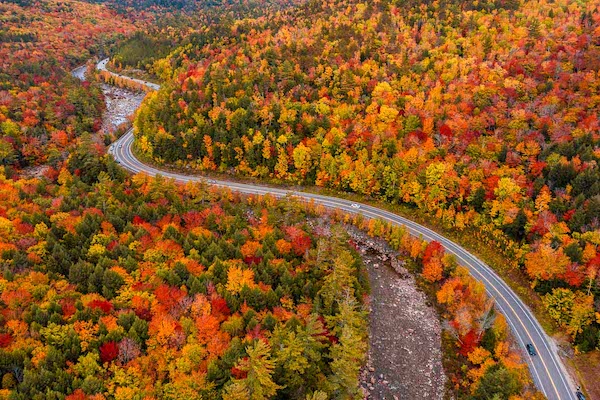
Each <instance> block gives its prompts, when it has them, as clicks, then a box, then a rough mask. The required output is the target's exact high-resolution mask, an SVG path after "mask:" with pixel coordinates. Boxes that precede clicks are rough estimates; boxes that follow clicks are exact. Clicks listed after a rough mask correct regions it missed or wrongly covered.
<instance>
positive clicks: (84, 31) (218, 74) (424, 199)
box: [0, 0, 600, 400]
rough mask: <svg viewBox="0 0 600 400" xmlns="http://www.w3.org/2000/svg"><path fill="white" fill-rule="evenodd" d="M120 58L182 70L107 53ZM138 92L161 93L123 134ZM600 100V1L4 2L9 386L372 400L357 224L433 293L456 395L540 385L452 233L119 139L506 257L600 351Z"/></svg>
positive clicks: (1, 51) (527, 395)
mask: <svg viewBox="0 0 600 400" xmlns="http://www.w3.org/2000/svg"><path fill="white" fill-rule="evenodd" d="M105 57H110V58H111V62H110V63H109V65H108V67H109V69H110V70H113V71H117V72H119V73H122V74H124V75H132V76H136V77H139V78H142V79H144V80H149V81H153V82H157V83H160V85H161V89H160V90H158V91H151V90H149V89H147V88H143V87H142V85H140V84H137V85H136V84H133V83H131V81H128V80H127V79H124V78H119V79H117V78H115V77H114V76H111V74H110V72H106V71H105V72H103V73H100V72H97V71H95V68H94V65H95V62H96V61H98V60H100V59H103V58H105ZM76 67H81V68H79V72H78V74H80V75H78V74H75V73H73V72H74V71H73V69H74V68H76ZM83 74H85V77H84V76H83ZM78 76H79V78H82V79H78ZM114 86H121V87H124V88H125V89H128V90H130V91H133V92H136V91H137V92H139V91H140V90H141V89H144V90H147V91H148V94H147V95H146V97H145V99H144V101H143V103H142V105H141V106H140V108H139V109H138V110H137V112H136V113H135V115H134V116H131V118H129V119H127V118H125V121H126V122H124V123H123V125H122V126H120V127H119V130H117V131H116V132H108V131H106V129H105V128H104V125H105V122H106V119H107V118H109V117H107V109H108V108H110V104H111V103H112V104H113V106H114V101H115V98H116V97H118V96H116V95H113V97H110V96H107V95H106V93H109V92H108V91H107V88H108V87H114ZM133 92H132V93H133ZM111 93H113V94H114V92H111ZM119 93H125V92H119ZM134 94H135V93H133V94H130V95H134ZM119 95H121V94H119ZM138 95H139V93H138ZM125 96H126V95H125ZM140 99H141V97H140ZM138 103H139V101H138ZM599 107H600V1H599V0H586V1H583V0H582V1H569V0H537V1H536V0H521V1H519V0H476V1H472V2H459V1H453V0H439V1H415V0H409V1H399V0H379V1H360V0H330V1H317V0H310V1H302V0H248V1H221V0H218V1H217V0H215V1H195V0H142V1H138V0H127V1H117V0H105V1H104V0H102V1H100V0H98V1H96V0H93V1H79V0H10V1H4V2H2V3H0V163H1V167H2V168H1V169H0V273H1V274H0V398H8V399H36V400H37V399H68V400H82V399H96V400H99V399H111V398H115V399H134V398H148V399H198V400H200V399H204V400H206V399H211V400H212V399H214V400H242V399H244V400H246V399H251V400H262V399H271V398H273V399H302V400H327V399H351V398H352V399H354V398H362V397H361V396H362V394H361V389H360V387H359V380H360V371H361V368H363V371H364V366H365V362H366V358H367V352H368V348H367V343H368V339H369V325H368V321H369V302H370V301H373V299H371V297H370V289H369V287H370V284H369V280H368V274H367V271H366V267H365V265H364V263H363V260H362V258H361V253H360V251H359V246H358V245H357V243H356V242H354V241H353V240H351V239H350V236H349V235H348V230H349V229H357V230H359V231H363V232H364V233H365V235H368V236H370V237H373V238H378V239H382V240H385V241H386V242H387V243H388V244H389V246H390V248H391V249H393V250H394V251H397V254H398V257H399V260H400V261H401V263H402V264H403V265H405V267H406V268H407V270H408V271H411V272H413V273H414V277H415V279H416V283H415V284H416V285H418V287H419V288H420V289H421V290H423V292H424V293H425V294H426V295H427V296H428V299H429V302H431V304H433V306H434V307H435V310H436V311H437V314H438V316H439V319H440V321H441V323H442V324H443V327H444V329H443V334H442V339H441V342H442V343H440V344H439V346H441V347H442V350H443V363H444V370H445V371H444V372H445V375H446V376H447V388H446V389H447V392H448V393H449V394H450V393H451V396H454V397H455V398H458V399H473V400H478V399H482V400H483V399H507V400H508V399H509V398H510V399H512V400H517V399H538V398H540V396H541V394H540V393H538V392H537V391H536V389H535V387H534V385H533V381H532V378H531V376H530V375H529V371H528V368H527V364H526V363H524V361H523V359H522V352H521V350H519V348H518V346H517V345H516V344H515V342H514V340H513V339H512V338H511V336H510V332H509V328H508V324H507V322H506V321H505V319H504V317H503V316H502V315H500V314H499V313H498V312H497V310H496V309H495V308H494V306H493V302H492V301H491V299H490V298H489V297H488V296H487V294H486V292H485V288H484V286H483V284H482V283H481V282H478V281H476V280H475V279H474V278H473V277H471V276H470V275H469V273H468V271H467V270H466V269H465V268H464V267H463V266H460V265H458V264H457V261H456V260H455V259H454V257H452V256H451V255H449V254H446V252H445V250H444V248H443V246H442V245H441V244H440V243H438V242H435V241H434V242H431V243H427V242H425V241H424V240H422V239H420V238H415V237H412V236H410V235H409V234H408V233H407V231H406V230H405V229H404V228H402V227H398V226H392V225H390V224H387V223H384V222H382V221H377V220H367V219H364V218H362V216H350V215H347V214H344V213H342V212H338V211H331V210H325V209H323V208H321V207H317V206H314V205H311V204H306V203H302V202H300V201H298V200H295V199H293V198H285V199H279V200H276V199H274V198H271V197H269V196H266V197H262V196H243V195H241V194H238V193H232V192H230V191H228V190H225V189H216V188H213V187H210V185H206V184H204V183H195V184H192V183H189V184H186V185H183V184H176V183H175V182H173V181H169V180H166V179H164V178H162V177H156V178H149V177H145V176H141V175H135V176H131V175H129V174H128V173H126V172H125V170H124V169H122V168H121V167H120V166H119V165H118V164H117V163H116V162H115V161H114V159H113V157H112V155H109V154H107V145H109V144H110V143H111V142H112V141H113V140H114V139H116V137H117V136H118V135H120V134H122V133H123V132H125V131H126V130H127V129H128V128H129V127H130V126H133V127H134V133H135V139H136V141H135V144H134V152H135V154H136V155H137V156H138V157H140V159H142V160H143V161H144V162H147V163H151V164H154V165H156V166H159V167H168V168H171V169H174V170H181V171H184V170H185V171H186V173H201V174H208V175H209V176H219V177H225V178H227V177H235V178H236V179H250V180H253V181H255V182H263V183H271V184H278V185H288V186H289V185H302V186H305V187H312V188H316V190H327V191H329V192H330V193H334V194H340V193H342V192H343V193H344V195H348V194H349V193H352V194H353V195H354V196H359V197H357V198H361V199H363V200H365V201H373V202H380V204H386V205H388V206H389V207H393V208H394V209H395V210H399V211H401V212H403V213H404V214H407V215H408V216H409V217H411V216H412V217H415V218H418V219H419V220H424V221H426V222H427V223H428V224H430V225H431V226H433V227H434V228H436V229H437V230H440V231H444V232H446V233H448V235H452V237H453V238H457V240H461V239H464V241H465V243H466V245H468V246H470V247H471V248H473V249H474V250H475V251H479V250H481V255H482V256H485V255H486V254H488V253H493V254H495V255H497V256H498V257H500V259H501V260H502V265H500V266H498V265H494V264H492V266H494V267H499V268H501V269H503V271H509V273H510V274H511V275H510V276H511V277H517V279H516V281H515V282H514V284H515V285H520V286H519V289H520V291H519V293H521V294H522V293H526V297H528V298H527V299H525V298H524V300H525V301H527V302H529V301H531V303H529V305H530V306H532V307H533V306H535V307H536V309H535V311H536V313H537V315H540V316H542V317H544V318H545V317H547V318H548V321H550V322H549V325H552V326H551V328H550V329H552V330H553V332H555V333H558V334H559V335H562V338H561V340H562V342H563V344H565V346H567V347H569V348H570V351H574V352H576V353H577V354H579V353H588V352H589V353H590V354H596V353H597V352H598V349H600V276H599V274H598V273H599V271H600V167H599V162H600V122H599V120H598V118H599V116H600V110H599ZM124 117H127V116H124ZM461 243H462V242H461ZM478 254H479V253H478ZM495 259H496V258H494V260H495ZM486 261H487V259H486ZM522 297H523V296H522ZM545 327H546V326H545Z"/></svg>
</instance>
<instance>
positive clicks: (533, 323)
mask: <svg viewBox="0 0 600 400" xmlns="http://www.w3.org/2000/svg"><path fill="white" fill-rule="evenodd" d="M106 62H107V60H103V61H101V62H100V63H99V64H98V69H105V66H106ZM137 81H138V82H143V81H139V80H137ZM149 86H150V87H152V88H153V89H158V87H159V86H158V85H156V84H149ZM133 141H134V136H133V131H132V130H129V131H128V132H127V133H126V134H125V135H124V136H122V137H121V138H120V139H119V140H117V141H116V142H115V143H113V144H112V145H111V146H110V148H109V150H108V151H109V153H110V154H112V155H113V156H114V158H115V159H116V160H117V162H119V163H120V164H121V165H122V166H123V167H124V168H126V169H127V170H129V171H131V172H132V173H145V174H148V175H152V176H154V175H162V176H164V177H167V178H172V179H174V180H176V181H179V182H188V181H206V178H202V177H198V176H188V175H182V174H177V173H173V172H168V171H163V170H160V169H157V168H154V167H152V166H149V165H146V164H144V163H142V162H141V161H139V160H138V159H137V158H136V157H135V156H134V155H133V153H132V151H131V147H132V144H133ZM208 183H210V184H213V185H216V186H220V187H227V188H229V189H231V190H235V191H239V192H242V193H248V194H272V195H275V196H278V197H283V196H288V195H293V196H296V197H298V198H301V199H304V200H306V201H314V202H315V203H317V204H322V205H324V206H326V207H330V208H338V209H341V210H344V211H347V212H350V213H361V214H363V215H364V216H365V217H367V218H379V219H382V220H385V221H389V222H391V223H393V224H396V225H402V226H405V227H406V228H407V229H408V231H409V232H410V233H411V234H413V235H415V236H417V237H422V238H423V239H425V240H427V241H433V240H436V241H438V242H440V243H441V244H442V245H443V246H444V248H445V249H446V251H447V252H449V253H451V254H454V255H455V256H456V258H457V260H458V262H459V263H460V264H461V265H464V266H465V267H467V268H468V269H469V270H470V271H471V274H472V275H473V276H474V277H475V278H476V279H478V280H480V281H481V282H483V283H484V285H485V288H486V291H487V292H488V294H489V295H490V296H491V297H492V298H493V299H494V300H495V303H496V306H497V308H498V310H499V311H500V312H501V313H502V314H503V315H504V316H505V317H506V320H507V322H508V324H509V326H510V327H511V329H512V332H513V334H514V337H515V338H516V340H517V343H518V344H519V345H520V346H521V348H522V350H523V357H524V358H525V360H526V361H527V363H528V365H529V369H530V371H531V375H532V377H533V380H534V382H535V384H536V386H537V387H538V388H539V389H540V390H541V391H542V393H544V394H545V395H546V397H547V398H548V399H550V400H559V399H560V400H567V399H576V395H575V386H574V384H573V382H572V381H571V379H570V377H569V375H568V373H567V371H566V369H565V366H564V364H563V363H562V361H561V359H560V357H559V356H558V353H557V348H556V346H555V344H554V342H553V340H552V339H551V338H550V337H548V336H547V335H546V333H545V332H544V330H543V329H542V327H541V326H540V324H539V323H538V321H537V320H536V319H535V317H534V316H533V314H532V312H531V310H530V309H529V308H528V307H527V306H526V305H525V303H523V301H522V300H521V299H520V298H519V297H518V296H517V295H516V294H515V293H514V292H513V291H512V289H511V288H510V287H509V286H508V285H507V284H506V283H505V282H504V281H503V280H502V279H501V278H500V277H499V276H498V275H497V274H496V273H495V272H494V271H493V270H492V269H491V268H490V267H489V266H488V265H486V264H485V263H484V262H483V261H481V260H480V259H478V258H477V257H475V256H474V255H472V254H471V253H469V252H468V251H467V250H465V249H464V248H462V247H461V246H459V245H458V244H456V243H454V242H453V241H451V240H449V239H447V238H446V237H444V236H442V235H440V234H439V233H437V232H434V231H432V230H430V229H428V228H426V227H424V226H422V225H419V224H417V223H416V222H414V221H411V220H410V219H407V218H404V217H401V216H399V215H396V214H394V213H391V212H389V211H386V210H382V209H380V208H376V207H372V206H370V205H366V204H357V203H353V202H351V201H348V200H343V199H339V198H336V197H331V196H323V195H319V194H313V193H306V192H301V191H290V190H285V189H277V188H272V187H266V186H261V185H254V184H244V183H237V182H230V181H225V180H208ZM527 343H531V344H533V345H534V347H535V350H536V352H537V355H535V356H530V355H529V354H528V353H527V351H526V350H525V345H526V344H527Z"/></svg>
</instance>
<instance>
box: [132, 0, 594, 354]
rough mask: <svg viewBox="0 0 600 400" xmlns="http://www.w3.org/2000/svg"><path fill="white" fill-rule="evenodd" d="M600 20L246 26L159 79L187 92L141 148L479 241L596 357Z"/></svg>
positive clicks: (569, 7)
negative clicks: (351, 201)
mask: <svg viewBox="0 0 600 400" xmlns="http://www.w3.org/2000/svg"><path fill="white" fill-rule="evenodd" d="M461 4H462V3H461ZM598 7H599V4H598V2H597V1H589V2H569V1H564V0H562V1H561V0H558V1H551V2H550V1H543V0H542V1H529V0H527V1H523V2H522V3H519V2H501V1H488V2H476V3H473V4H472V5H462V6H459V5H458V3H454V2H452V1H442V2H424V3H421V2H408V3H406V2H402V3H400V2H395V1H389V0H388V1H379V2H376V3H372V2H364V3H363V2H360V1H355V0H335V1H329V2H316V1H313V2H307V3H306V4H305V5H303V6H301V7H299V8H297V9H294V10H292V11H289V12H287V13H282V14H279V15H276V16H273V17H272V18H264V19H261V18H258V19H245V20H239V21H236V22H235V24H233V25H231V28H230V34H229V35H227V36H225V37H222V38H220V39H218V40H215V41H213V42H212V43H203V44H201V45H199V46H193V45H192V46H189V45H187V46H182V47H180V48H179V49H178V50H175V51H174V52H172V53H171V55H170V57H169V58H167V59H165V60H161V61H160V62H158V63H157V64H155V66H156V67H157V68H161V69H162V70H161V76H163V77H165V76H167V77H171V79H170V80H168V81H167V82H166V83H165V84H164V85H163V89H162V90H160V91H158V92H156V93H152V94H151V95H150V96H148V97H147V99H146V100H145V102H144V104H143V106H142V108H141V109H140V110H139V112H138V114H137V117H136V121H135V126H136V135H137V143H138V144H137V146H138V149H139V151H140V152H141V153H142V154H144V156H145V157H146V158H147V159H149V160H152V161H153V162H155V163H157V164H164V165H170V166H175V167H184V166H185V167H189V168H192V169H195V170H198V171H209V172H210V171H214V172H219V173H226V174H236V175H242V176H248V177H253V178H258V179H264V180H268V181H272V182H280V183H288V184H289V183H291V184H304V185H316V186H319V187H325V188H330V189H335V190H338V191H347V192H355V193H359V194H362V195H365V196H368V197H370V198H374V199H379V200H383V201H385V202H388V203H392V204H401V205H407V206H409V207H412V208H413V209H414V210H416V211H418V212H423V213H425V214H427V215H429V216H431V217H432V218H433V219H435V220H436V221H437V224H438V225H439V227H441V228H445V229H453V230H456V231H457V232H460V231H464V232H475V235H476V236H477V237H478V238H479V240H481V241H484V242H487V243H493V246H495V247H496V248H497V250H498V251H499V252H501V253H502V254H504V255H505V256H506V257H508V258H509V259H510V260H512V261H511V262H512V263H513V264H514V265H513V266H512V268H515V269H520V270H521V271H523V274H524V275H525V276H527V277H528V279H529V280H530V283H531V285H532V287H534V288H535V290H536V291H537V292H538V293H539V295H540V296H541V299H542V301H543V304H544V305H545V307H546V309H547V313H548V315H550V316H551V318H553V319H554V320H555V322H556V324H557V325H558V326H560V327H561V328H562V329H563V331H564V332H565V333H566V334H568V335H569V336H570V338H571V340H572V341H573V343H574V344H575V346H576V348H577V349H578V350H579V351H584V352H585V351H589V350H592V349H595V348H596V347H598V344H599V339H600V324H599V320H600V318H599V316H600V314H598V306H597V304H598V302H597V301H596V300H597V298H598V294H599V289H600V286H599V284H598V282H599V280H598V270H599V268H600V252H599V251H598V246H599V245H600V236H599V232H600V231H599V225H598V224H599V219H598V215H600V170H599V169H598V162H599V161H600V147H599V144H600V135H599V132H600V126H599V122H598V98H599V97H598V96H599V82H600V81H599V75H598V70H599V68H600V64H598V60H600V28H599V27H598V25H599V21H600V14H599V13H598ZM542 39H543V40H542Z"/></svg>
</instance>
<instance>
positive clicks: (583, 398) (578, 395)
mask: <svg viewBox="0 0 600 400" xmlns="http://www.w3.org/2000/svg"><path fill="white" fill-rule="evenodd" d="M575 395H577V400H585V396H584V395H583V393H581V389H580V388H577V391H576V392H575Z"/></svg>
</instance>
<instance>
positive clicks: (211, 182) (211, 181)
mask: <svg viewBox="0 0 600 400" xmlns="http://www.w3.org/2000/svg"><path fill="white" fill-rule="evenodd" d="M208 183H210V184H211V185H214V184H216V183H217V181H215V180H214V179H209V180H208Z"/></svg>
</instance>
